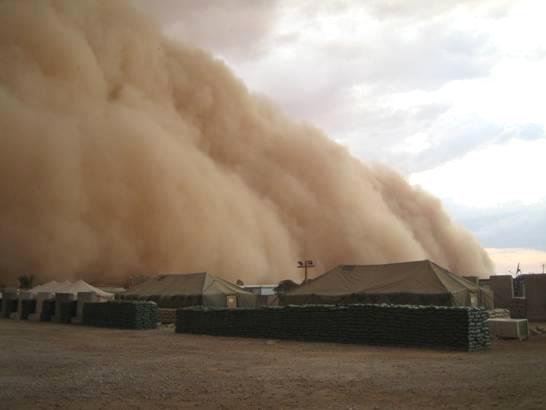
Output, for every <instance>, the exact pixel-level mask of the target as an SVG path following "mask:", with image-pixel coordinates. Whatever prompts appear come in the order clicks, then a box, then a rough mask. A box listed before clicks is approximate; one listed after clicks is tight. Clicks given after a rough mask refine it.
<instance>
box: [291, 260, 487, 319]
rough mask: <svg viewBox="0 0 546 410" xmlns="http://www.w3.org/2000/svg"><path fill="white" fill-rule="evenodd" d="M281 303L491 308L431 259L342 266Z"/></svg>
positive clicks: (475, 291)
mask: <svg viewBox="0 0 546 410" xmlns="http://www.w3.org/2000/svg"><path fill="white" fill-rule="evenodd" d="M280 299H281V304H283V305H287V304H342V303H343V304H349V303H393V304H411V305H440V306H478V305H483V306H486V307H487V308H492V297H490V295H489V296H488V294H486V293H485V291H482V290H481V289H480V287H479V286H478V285H475V284H474V283H472V282H470V281H468V280H466V279H463V278H462V277H460V276H458V275H456V274H454V273H452V272H449V271H448V270H446V269H444V268H442V267H440V266H438V265H436V264H435V263H434V262H431V261H429V260H423V261H415V262H403V263H391V264H386V265H340V266H337V267H335V268H333V269H332V270H330V271H328V272H326V273H324V274H323V275H321V276H319V277H317V278H316V279H313V280H311V281H308V282H307V283H304V284H302V285H301V286H299V287H297V288H295V289H292V290H290V291H288V292H287V293H286V294H284V295H281V296H280Z"/></svg>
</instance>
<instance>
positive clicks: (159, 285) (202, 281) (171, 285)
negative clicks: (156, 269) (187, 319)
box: [124, 272, 253, 297]
mask: <svg viewBox="0 0 546 410" xmlns="http://www.w3.org/2000/svg"><path fill="white" fill-rule="evenodd" d="M211 293H217V294H220V293H221V294H226V295H233V294H248V295H253V294H252V293H251V292H247V291H245V290H244V289H242V288H240V287H239V286H236V285H234V284H232V283H230V282H228V281H225V280H224V279H221V278H218V277H216V276H213V275H211V274H210V273H207V272H199V273H186V274H170V275H159V276H156V277H154V278H151V279H148V280H147V281H145V282H143V283H141V284H138V285H136V286H133V287H132V288H130V289H128V290H127V292H125V293H124V296H126V295H134V296H140V297H145V296H164V297H172V296H181V295H185V296H195V295H202V294H211Z"/></svg>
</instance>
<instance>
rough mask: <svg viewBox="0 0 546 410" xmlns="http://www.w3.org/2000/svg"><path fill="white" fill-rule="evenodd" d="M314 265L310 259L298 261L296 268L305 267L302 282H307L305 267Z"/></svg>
mask: <svg viewBox="0 0 546 410" xmlns="http://www.w3.org/2000/svg"><path fill="white" fill-rule="evenodd" d="M314 267H315V265H314V264H313V261H312V260H307V259H306V260H304V261H298V269H305V279H304V280H303V283H305V282H307V268H314Z"/></svg>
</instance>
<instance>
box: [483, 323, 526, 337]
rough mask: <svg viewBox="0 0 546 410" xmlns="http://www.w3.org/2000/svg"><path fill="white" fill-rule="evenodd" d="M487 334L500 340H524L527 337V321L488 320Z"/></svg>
mask: <svg viewBox="0 0 546 410" xmlns="http://www.w3.org/2000/svg"><path fill="white" fill-rule="evenodd" d="M487 324H488V325H489V333H490V334H491V336H496V337H498V338H501V339H519V340H524V339H527V338H528V337H529V323H528V321H527V319H489V320H488V321H487Z"/></svg>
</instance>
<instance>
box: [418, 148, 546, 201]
mask: <svg viewBox="0 0 546 410" xmlns="http://www.w3.org/2000/svg"><path fill="white" fill-rule="evenodd" d="M544 158H546V138H540V139H537V140H532V141H522V140H515V139H514V140H510V141H509V142H508V143H507V144H503V145H489V146H485V147H483V148H480V149H478V150H476V151H473V152H471V153H468V154H466V155H465V156H463V157H462V158H459V159H455V160H452V161H449V162H447V163H445V164H443V165H441V166H439V167H437V168H434V169H430V170H427V171H423V172H419V173H415V174H413V175H411V177H410V181H411V182H412V183H413V184H417V185H420V186H422V187H423V188H424V189H426V190H428V191H430V192H432V193H433V194H435V195H437V196H439V197H441V198H444V199H448V200H450V201H452V202H454V203H456V204H461V205H466V206H474V207H494V206H499V205H502V204H509V203H512V204H521V205H530V204H534V203H537V202H540V201H543V200H546V184H545V183H544V179H545V177H546V168H545V167H544Z"/></svg>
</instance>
